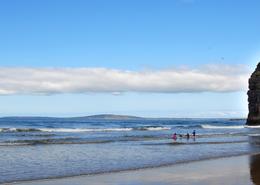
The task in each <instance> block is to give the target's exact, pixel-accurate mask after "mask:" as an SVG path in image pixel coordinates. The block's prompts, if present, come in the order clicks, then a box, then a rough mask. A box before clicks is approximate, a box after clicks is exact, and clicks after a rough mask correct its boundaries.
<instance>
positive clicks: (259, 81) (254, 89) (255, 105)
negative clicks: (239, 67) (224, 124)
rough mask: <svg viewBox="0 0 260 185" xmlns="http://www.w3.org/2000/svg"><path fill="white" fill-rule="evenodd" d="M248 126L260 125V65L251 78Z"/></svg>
mask: <svg viewBox="0 0 260 185" xmlns="http://www.w3.org/2000/svg"><path fill="white" fill-rule="evenodd" d="M247 95H248V109H249V113H248V117H247V125H260V63H258V65H257V68H256V69H255V71H254V72H253V73H252V75H251V77H250V78H249V91H248V92H247Z"/></svg>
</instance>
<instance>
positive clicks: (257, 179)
mask: <svg viewBox="0 0 260 185" xmlns="http://www.w3.org/2000/svg"><path fill="white" fill-rule="evenodd" d="M250 175H251V179H252V182H253V183H254V184H255V185H260V154H258V155H253V156H251V157H250Z"/></svg>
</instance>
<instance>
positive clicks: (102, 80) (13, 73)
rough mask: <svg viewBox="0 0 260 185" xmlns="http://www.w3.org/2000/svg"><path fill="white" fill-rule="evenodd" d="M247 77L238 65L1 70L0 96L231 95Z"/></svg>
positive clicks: (244, 86)
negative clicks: (148, 68)
mask: <svg viewBox="0 0 260 185" xmlns="http://www.w3.org/2000/svg"><path fill="white" fill-rule="evenodd" d="M248 77H249V72H248V70H247V69H246V68H245V66H241V65H236V66H230V65H208V66H203V67H200V68H196V69H192V68H175V69H174V68H171V69H161V70H142V71H127V70H118V69H109V68H28V67H24V68H22V67H15V68H14V67H0V95H11V94H36V95H37V94H40V95H41V94H42V95H51V94H60V93H113V94H115V95H118V94H120V93H123V92H148V93H192V92H234V91H243V90H246V89H247V80H248Z"/></svg>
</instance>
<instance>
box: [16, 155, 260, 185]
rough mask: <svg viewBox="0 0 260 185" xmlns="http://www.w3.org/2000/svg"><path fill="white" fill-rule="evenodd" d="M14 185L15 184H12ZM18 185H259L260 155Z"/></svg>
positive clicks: (18, 184)
mask: <svg viewBox="0 0 260 185" xmlns="http://www.w3.org/2000/svg"><path fill="white" fill-rule="evenodd" d="M12 184H14V183H12ZM15 184H17V185H72V184H73V185H89V184H90V185H155V184H156V185H219V184H225V185H260V155H259V154H258V155H254V156H248V155H244V156H236V157H228V158H220V159H211V160H205V161H197V162H190V163H186V164H177V165H172V166H167V167H158V168H150V169H141V170H134V171H124V172H116V173H107V174H100V175H83V176H76V177H67V178H60V179H48V180H35V181H27V182H20V183H15Z"/></svg>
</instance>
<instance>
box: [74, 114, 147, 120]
mask: <svg viewBox="0 0 260 185" xmlns="http://www.w3.org/2000/svg"><path fill="white" fill-rule="evenodd" d="M78 118H83V119H112V120H115V119H121V120H122V119H144V118H142V117H137V116H128V115H116V114H98V115H91V116H84V117H78Z"/></svg>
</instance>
